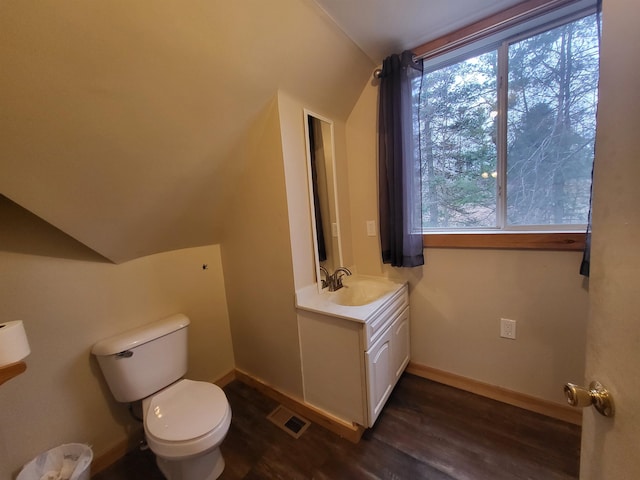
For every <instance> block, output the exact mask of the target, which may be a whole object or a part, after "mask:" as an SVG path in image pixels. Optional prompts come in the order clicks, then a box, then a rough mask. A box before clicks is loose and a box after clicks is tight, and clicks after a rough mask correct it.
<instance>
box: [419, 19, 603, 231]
mask: <svg viewBox="0 0 640 480" xmlns="http://www.w3.org/2000/svg"><path fill="white" fill-rule="evenodd" d="M506 60H508V62H509V77H508V92H507V95H506V98H507V100H508V105H507V106H506V109H507V112H508V114H507V119H506V122H507V128H506V138H505V139H504V140H503V141H504V142H506V147H505V149H506V151H507V165H506V170H507V181H506V186H507V202H506V208H507V219H508V222H509V223H510V224H514V225H515V224H518V225H520V224H527V225H532V224H577V223H586V215H587V213H588V198H589V190H590V182H591V178H590V172H591V163H592V161H593V146H594V137H595V109H596V105H597V79H598V47H597V31H596V25H595V19H594V17H586V18H584V19H582V20H578V21H575V22H573V23H570V24H567V25H563V26H561V27H558V28H555V29H553V30H550V31H548V32H544V33H541V34H538V35H535V36H533V37H530V38H527V39H525V40H521V41H519V42H516V43H511V44H509V47H508V59H507V58H503V59H500V61H506ZM497 72H498V51H497V50H494V51H490V52H487V53H484V54H481V55H478V56H476V57H473V58H470V59H467V60H465V61H462V62H458V63H455V64H452V65H449V66H446V67H444V68H441V69H439V70H436V71H433V72H427V73H425V74H424V76H423V78H422V86H423V90H422V93H421V95H419V96H418V95H416V107H418V111H419V112H420V114H419V121H418V128H419V132H420V144H419V147H420V148H419V151H420V159H421V164H422V165H421V166H422V172H423V182H422V183H423V208H422V212H423V224H424V225H425V227H427V228H430V227H432V228H455V227H494V226H496V222H497V217H496V206H497V203H498V196H497V185H498V182H497V172H498V159H497V152H498V147H497V145H496V141H497V139H498V121H499V119H498V117H497V111H498V81H497V78H498V73H497ZM498 141H499V140H498Z"/></svg>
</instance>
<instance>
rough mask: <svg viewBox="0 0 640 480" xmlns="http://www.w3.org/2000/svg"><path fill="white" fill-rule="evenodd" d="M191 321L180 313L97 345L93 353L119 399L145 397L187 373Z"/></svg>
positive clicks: (134, 399)
mask: <svg viewBox="0 0 640 480" xmlns="http://www.w3.org/2000/svg"><path fill="white" fill-rule="evenodd" d="M189 323H190V322H189V319H188V318H187V317H186V316H185V315H183V314H181V313H179V314H176V315H172V316H170V317H167V318H164V319H162V320H158V321H155V322H153V323H149V324H147V325H143V326H141V327H138V328H134V329H133V330H129V331H126V332H124V333H121V334H119V335H115V336H113V337H109V338H106V339H104V340H102V341H100V342H98V343H96V344H95V345H94V346H93V348H92V349H91V353H93V354H94V355H95V356H96V358H97V359H98V364H99V365H100V368H101V369H102V373H103V374H104V376H105V379H106V380H107V384H108V385H109V388H110V389H111V392H112V393H113V396H114V397H115V399H116V400H117V401H119V402H133V401H136V400H141V399H143V398H145V397H148V396H149V395H151V394H152V393H155V392H157V391H158V390H161V389H162V388H164V387H166V386H167V385H170V384H171V383H173V382H175V381H176V380H178V379H180V378H181V377H182V376H184V374H185V373H186V372H187V327H188V326H189Z"/></svg>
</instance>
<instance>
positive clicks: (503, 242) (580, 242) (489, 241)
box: [422, 232, 586, 252]
mask: <svg viewBox="0 0 640 480" xmlns="http://www.w3.org/2000/svg"><path fill="white" fill-rule="evenodd" d="M585 238H586V234H585V233H523V232H509V233H503V232H501V233H428V234H425V235H423V236H422V245H423V246H424V247H425V248H495V249H508V250H560V251H570V252H581V251H583V250H584V245H585Z"/></svg>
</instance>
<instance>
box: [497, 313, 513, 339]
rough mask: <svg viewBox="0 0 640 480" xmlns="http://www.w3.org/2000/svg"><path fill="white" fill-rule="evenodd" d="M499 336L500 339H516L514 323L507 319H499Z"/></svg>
mask: <svg viewBox="0 0 640 480" xmlns="http://www.w3.org/2000/svg"><path fill="white" fill-rule="evenodd" d="M500 336H501V337H502V338H509V339H511V340H515V339H516V321H515V320H509V319H508V318H501V319H500Z"/></svg>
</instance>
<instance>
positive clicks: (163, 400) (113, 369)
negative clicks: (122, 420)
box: [91, 314, 231, 480]
mask: <svg viewBox="0 0 640 480" xmlns="http://www.w3.org/2000/svg"><path fill="white" fill-rule="evenodd" d="M189 323H190V321H189V319H188V318H187V317H186V316H185V315H183V314H177V315H172V316H170V317H167V318H164V319H162V320H158V321H155V322H153V323H149V324H147V325H144V326H142V327H138V328H135V329H133V330H129V331H127V332H124V333H121V334H119V335H116V336H113V337H110V338H107V339H105V340H102V341H100V342H98V343H96V344H95V345H94V346H93V348H92V349H91V353H92V354H93V355H95V356H96V358H97V359H98V364H99V365H100V369H101V370H102V373H103V374H104V377H105V379H106V380H107V384H108V385H109V389H110V390H111V393H112V394H113V396H114V397H115V399H116V400H117V401H119V402H125V403H128V402H135V401H138V400H142V414H143V422H144V432H145V436H146V439H147V444H148V445H149V448H150V449H151V451H153V453H154V454H155V455H156V461H157V464H158V467H159V468H160V471H161V472H162V473H163V475H164V476H165V477H166V478H167V479H168V480H214V479H216V478H218V477H219V476H220V475H221V474H222V471H223V470H224V459H223V457H222V453H221V452H220V444H221V443H222V441H223V440H224V438H225V436H226V435H227V432H228V430H229V425H230V424H231V407H230V406H229V402H228V401H227V397H226V396H225V394H224V391H223V390H222V389H221V388H220V387H218V386H217V385H214V384H212V383H208V382H201V381H195V380H188V379H185V378H183V376H184V375H185V373H186V372H187V328H188V326H189Z"/></svg>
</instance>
